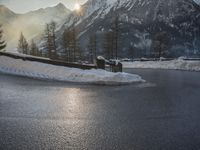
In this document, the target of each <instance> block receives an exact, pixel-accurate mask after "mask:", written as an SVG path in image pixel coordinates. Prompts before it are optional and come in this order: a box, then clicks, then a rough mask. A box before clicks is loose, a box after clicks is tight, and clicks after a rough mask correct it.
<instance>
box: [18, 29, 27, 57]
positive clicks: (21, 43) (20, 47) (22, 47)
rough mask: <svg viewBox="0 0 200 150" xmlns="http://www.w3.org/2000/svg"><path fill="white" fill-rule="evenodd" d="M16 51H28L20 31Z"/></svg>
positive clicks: (24, 52) (25, 52)
mask: <svg viewBox="0 0 200 150" xmlns="http://www.w3.org/2000/svg"><path fill="white" fill-rule="evenodd" d="M18 52H19V53H23V54H28V52H29V48H28V42H27V40H26V38H25V37H24V35H23V33H22V32H21V34H20V38H19V42H18Z"/></svg>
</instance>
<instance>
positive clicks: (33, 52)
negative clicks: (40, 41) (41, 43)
mask: <svg viewBox="0 0 200 150" xmlns="http://www.w3.org/2000/svg"><path fill="white" fill-rule="evenodd" d="M30 55H33V56H39V49H38V47H37V45H36V43H35V42H34V40H32V41H31V45H30Z"/></svg>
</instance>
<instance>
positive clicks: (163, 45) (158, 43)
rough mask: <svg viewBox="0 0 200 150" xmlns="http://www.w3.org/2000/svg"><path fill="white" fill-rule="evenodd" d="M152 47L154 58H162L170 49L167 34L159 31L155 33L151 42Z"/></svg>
mask: <svg viewBox="0 0 200 150" xmlns="http://www.w3.org/2000/svg"><path fill="white" fill-rule="evenodd" d="M152 46H153V50H154V53H155V56H156V57H158V58H160V57H162V56H164V54H166V53H167V52H168V49H169V47H170V38H169V36H168V34H167V32H165V31H161V32H158V33H156V34H155V37H154V39H153V42H152Z"/></svg>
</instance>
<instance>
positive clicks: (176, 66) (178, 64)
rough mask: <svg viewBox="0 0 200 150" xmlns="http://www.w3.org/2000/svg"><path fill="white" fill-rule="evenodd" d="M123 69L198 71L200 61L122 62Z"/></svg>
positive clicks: (199, 69)
mask: <svg viewBox="0 0 200 150" xmlns="http://www.w3.org/2000/svg"><path fill="white" fill-rule="evenodd" d="M123 67H124V68H151V69H173V70H188V71H200V61H188V60H183V59H176V60H171V61H144V62H142V61H135V62H123Z"/></svg>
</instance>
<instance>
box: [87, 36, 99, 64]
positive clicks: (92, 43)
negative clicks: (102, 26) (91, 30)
mask: <svg viewBox="0 0 200 150" xmlns="http://www.w3.org/2000/svg"><path fill="white" fill-rule="evenodd" d="M88 48H89V55H90V62H91V63H95V59H96V57H97V35H96V33H95V34H94V35H93V36H90V37H89V44H88Z"/></svg>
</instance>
